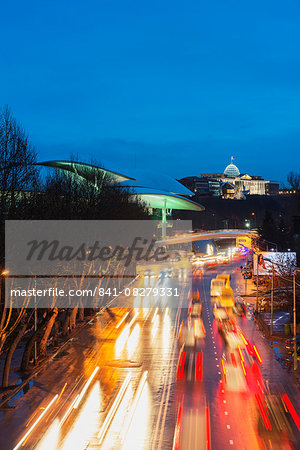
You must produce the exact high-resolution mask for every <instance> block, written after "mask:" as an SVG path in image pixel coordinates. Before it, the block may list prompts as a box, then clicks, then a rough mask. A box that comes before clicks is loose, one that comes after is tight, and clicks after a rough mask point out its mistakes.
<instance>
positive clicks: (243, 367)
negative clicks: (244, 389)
mask: <svg viewBox="0 0 300 450" xmlns="http://www.w3.org/2000/svg"><path fill="white" fill-rule="evenodd" d="M241 366H242V369H243V372H244V375H245V376H246V375H247V374H246V370H245V366H244V363H243V361H241Z"/></svg>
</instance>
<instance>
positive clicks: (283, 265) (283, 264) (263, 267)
mask: <svg viewBox="0 0 300 450" xmlns="http://www.w3.org/2000/svg"><path fill="white" fill-rule="evenodd" d="M260 255H262V257H260V263H259V264H258V275H272V267H274V272H275V274H276V273H278V274H280V275H282V274H283V273H284V274H286V275H292V274H293V273H294V267H296V253H295V252H260ZM258 258H259V255H253V268H254V271H253V273H254V275H256V274H257V260H258Z"/></svg>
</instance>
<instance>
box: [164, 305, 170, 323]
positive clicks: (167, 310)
mask: <svg viewBox="0 0 300 450" xmlns="http://www.w3.org/2000/svg"><path fill="white" fill-rule="evenodd" d="M169 319H170V317H169V308H167V309H166V312H165V315H164V323H167V322H168V321H169Z"/></svg>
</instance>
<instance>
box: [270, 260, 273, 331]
mask: <svg viewBox="0 0 300 450" xmlns="http://www.w3.org/2000/svg"><path fill="white" fill-rule="evenodd" d="M273 313H274V264H272V290H271V330H270V333H271V336H273Z"/></svg>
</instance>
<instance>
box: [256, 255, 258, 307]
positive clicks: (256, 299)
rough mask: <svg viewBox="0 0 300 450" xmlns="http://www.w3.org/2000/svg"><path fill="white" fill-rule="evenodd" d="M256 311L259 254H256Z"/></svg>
mask: <svg viewBox="0 0 300 450" xmlns="http://www.w3.org/2000/svg"><path fill="white" fill-rule="evenodd" d="M256 311H257V312H258V255H256Z"/></svg>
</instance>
